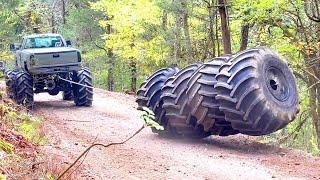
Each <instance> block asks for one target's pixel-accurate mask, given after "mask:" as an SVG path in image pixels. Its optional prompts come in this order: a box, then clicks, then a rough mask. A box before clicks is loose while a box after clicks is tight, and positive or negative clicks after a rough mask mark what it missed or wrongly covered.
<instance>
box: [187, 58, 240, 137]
mask: <svg viewBox="0 0 320 180" xmlns="http://www.w3.org/2000/svg"><path fill="white" fill-rule="evenodd" d="M230 58H231V57H230V56H224V57H217V58H214V59H213V60H212V61H211V62H209V63H205V64H203V65H202V66H201V67H200V68H199V69H198V70H197V71H196V72H195V73H194V74H193V76H192V77H191V78H190V80H189V82H188V90H187V95H188V105H189V106H190V112H191V115H192V116H194V117H195V118H196V119H197V120H198V121H197V123H198V124H201V125H203V127H204V130H205V131H211V133H212V134H213V135H220V136H227V135H234V134H237V133H239V132H238V131H236V130H233V129H232V127H231V124H230V123H229V122H227V121H225V118H224V113H223V112H222V111H220V110H219V106H220V105H219V102H218V101H217V100H216V99H215V96H216V95H217V92H216V90H215V89H214V85H215V84H216V83H217V80H216V79H215V76H216V75H217V74H218V73H219V69H220V67H221V65H222V64H224V63H225V62H227V61H228V60H229V59H230Z"/></svg>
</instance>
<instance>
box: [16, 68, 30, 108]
mask: <svg viewBox="0 0 320 180" xmlns="http://www.w3.org/2000/svg"><path fill="white" fill-rule="evenodd" d="M14 76H15V78H14V79H15V85H14V86H15V97H14V100H15V101H16V102H17V104H22V105H24V106H26V107H32V106H33V103H34V99H33V95H34V94H33V78H32V76H31V75H30V74H29V73H27V72H23V71H19V72H17V73H16V74H15V75H14Z"/></svg>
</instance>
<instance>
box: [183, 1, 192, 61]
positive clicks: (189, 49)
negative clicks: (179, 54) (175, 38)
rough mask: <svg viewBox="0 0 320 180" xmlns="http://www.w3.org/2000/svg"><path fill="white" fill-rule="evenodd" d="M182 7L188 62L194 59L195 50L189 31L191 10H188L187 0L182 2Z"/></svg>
mask: <svg viewBox="0 0 320 180" xmlns="http://www.w3.org/2000/svg"><path fill="white" fill-rule="evenodd" d="M181 5H182V8H183V14H182V17H183V32H184V44H185V46H186V50H187V56H188V57H187V59H188V62H189V63H190V62H192V59H193V51H192V47H191V38H190V32H189V23H188V18H189V12H188V7H187V4H186V2H184V1H182V2H181Z"/></svg>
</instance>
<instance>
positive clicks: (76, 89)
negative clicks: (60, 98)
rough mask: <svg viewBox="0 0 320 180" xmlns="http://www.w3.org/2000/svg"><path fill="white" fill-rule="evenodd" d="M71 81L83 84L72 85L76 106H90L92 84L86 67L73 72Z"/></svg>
mask: <svg viewBox="0 0 320 180" xmlns="http://www.w3.org/2000/svg"><path fill="white" fill-rule="evenodd" d="M72 79H73V81H74V82H77V83H79V84H83V85H85V86H81V85H77V84H74V85H73V95H74V103H75V104H76V106H86V107H89V106H92V101H93V85H92V75H91V72H90V70H89V69H88V68H82V69H81V70H80V71H78V72H75V73H74V74H73V78H72Z"/></svg>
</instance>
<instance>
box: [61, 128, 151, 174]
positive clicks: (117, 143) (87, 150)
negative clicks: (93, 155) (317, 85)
mask: <svg viewBox="0 0 320 180" xmlns="http://www.w3.org/2000/svg"><path fill="white" fill-rule="evenodd" d="M144 127H145V125H143V126H142V127H141V128H140V129H138V130H137V131H136V132H135V133H134V134H133V135H131V136H130V137H129V138H127V139H126V140H124V141H122V142H115V143H110V144H106V145H105V144H101V143H96V144H92V145H91V146H89V147H88V148H87V149H86V150H85V151H83V153H81V155H80V156H79V157H78V158H77V159H76V160H75V161H74V162H73V163H72V164H71V165H70V166H69V167H68V168H67V169H66V170H64V171H63V172H62V173H61V175H59V177H58V178H57V180H59V179H61V178H62V177H63V176H64V175H66V173H67V172H68V171H69V170H70V169H71V168H72V167H74V166H75V165H76V163H77V162H78V161H79V160H80V159H81V158H82V157H83V156H86V154H87V153H88V152H89V151H90V150H91V149H92V148H94V147H96V146H102V147H104V148H107V147H109V146H114V145H121V144H124V143H126V142H128V141H129V140H130V139H132V138H133V137H135V136H136V135H137V134H139V133H140V132H141V131H142V130H143V129H144Z"/></svg>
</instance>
